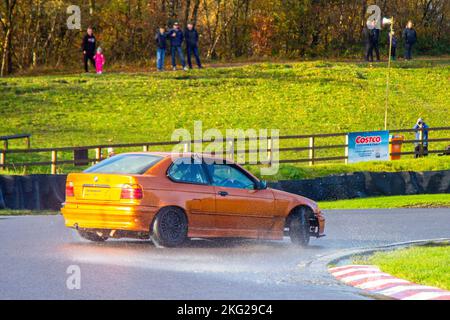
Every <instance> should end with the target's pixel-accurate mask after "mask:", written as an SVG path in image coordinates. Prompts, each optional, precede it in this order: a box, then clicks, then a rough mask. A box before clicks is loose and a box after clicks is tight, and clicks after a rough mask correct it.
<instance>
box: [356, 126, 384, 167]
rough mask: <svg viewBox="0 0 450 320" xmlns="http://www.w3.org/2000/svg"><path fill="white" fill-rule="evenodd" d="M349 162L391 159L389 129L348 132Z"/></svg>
mask: <svg viewBox="0 0 450 320" xmlns="http://www.w3.org/2000/svg"><path fill="white" fill-rule="evenodd" d="M347 137H348V163H356V162H364V161H377V160H389V131H372V132H352V133H349V134H348V136H347Z"/></svg>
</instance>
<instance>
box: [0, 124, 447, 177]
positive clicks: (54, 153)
mask: <svg viewBox="0 0 450 320" xmlns="http://www.w3.org/2000/svg"><path fill="white" fill-rule="evenodd" d="M427 130H428V131H429V132H437V131H445V132H447V131H450V127H437V128H429V129H427ZM389 132H390V134H400V133H414V132H416V130H414V129H397V130H390V131H389ZM347 135H348V133H326V134H313V135H289V136H280V137H278V139H279V141H280V142H281V141H283V140H297V141H302V142H308V143H307V146H297V147H296V146H294V147H285V148H278V149H277V150H275V149H273V148H272V146H273V139H274V138H272V137H269V138H268V139H267V159H266V160H264V161H260V163H259V164H268V163H269V164H270V163H271V161H272V159H273V153H274V152H279V154H280V160H279V161H278V162H279V163H280V164H282V163H308V164H309V165H314V164H316V163H318V162H325V161H345V162H346V161H347V160H348V156H346V155H347V151H348V144H347V143H341V144H331V145H319V143H318V142H319V141H320V140H321V139H329V138H334V137H343V138H344V139H345V137H346V136H347ZM429 135H430V136H432V134H429ZM256 139H258V138H256ZM344 139H343V140H344ZM239 140H255V138H250V139H248V138H247V139H238V138H233V139H232V140H231V148H232V149H231V150H233V154H234V155H238V154H251V153H258V152H260V150H257V149H250V148H246V149H245V150H243V149H241V150H235V142H237V141H239ZM208 142H212V141H211V140H208V141H205V140H202V141H199V140H192V141H182V142H181V143H184V145H185V147H184V151H186V152H187V151H191V150H192V146H193V145H195V144H196V143H208ZM228 142H229V141H228ZM444 142H450V135H448V138H430V139H428V143H429V145H430V146H433V144H436V143H444ZM398 143H399V142H396V141H393V142H391V144H398ZM400 143H403V144H404V145H407V144H419V145H420V144H421V145H422V146H423V141H422V140H409V139H407V140H404V141H403V142H400ZM177 144H180V142H177V141H166V142H144V143H127V144H102V145H89V146H77V147H60V148H39V149H2V150H0V168H2V169H7V168H21V167H26V168H28V167H36V166H50V172H51V173H52V174H56V172H57V168H58V165H63V164H70V165H79V164H80V162H79V159H78V160H77V159H75V158H76V157H75V154H76V153H77V152H80V151H81V152H83V151H84V152H85V154H88V152H89V151H90V150H95V157H94V158H86V159H83V161H82V162H83V163H84V164H88V163H90V162H91V163H96V162H98V161H101V160H102V159H104V158H105V157H104V155H103V150H105V149H108V148H114V149H119V148H136V149H137V148H140V149H141V150H142V151H145V152H146V151H150V150H153V151H160V150H158V148H161V147H167V146H174V145H177ZM303 144H304V143H303ZM449 144H450V143H449ZM294 145H295V143H294ZM298 145H301V144H300V143H299V144H298ZM228 147H230V146H228ZM331 149H334V150H336V149H338V150H339V149H341V150H342V151H343V152H342V154H343V155H342V156H321V157H319V156H317V152H318V151H320V150H331ZM301 151H308V157H298V158H297V157H295V158H287V159H281V154H283V153H286V154H289V155H292V154H295V153H297V152H301ZM63 152H72V154H73V156H72V158H71V159H58V155H59V154H60V153H63ZM444 152H446V150H445V149H444V148H442V149H440V150H439V149H430V150H428V153H429V154H439V153H444ZM38 153H49V154H50V161H26V162H16V161H7V160H8V158H9V155H13V154H38ZM414 154H415V152H414V151H402V152H400V153H391V156H396V155H400V156H404V155H414Z"/></svg>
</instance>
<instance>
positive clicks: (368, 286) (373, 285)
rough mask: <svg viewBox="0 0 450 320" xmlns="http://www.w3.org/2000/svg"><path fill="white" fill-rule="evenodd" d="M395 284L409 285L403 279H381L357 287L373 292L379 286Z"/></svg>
mask: <svg viewBox="0 0 450 320" xmlns="http://www.w3.org/2000/svg"><path fill="white" fill-rule="evenodd" d="M395 283H409V282H408V281H406V280H402V279H395V278H393V279H380V280H374V281H369V282H365V283H362V284H359V285H357V286H356V287H358V288H360V289H367V290H371V289H372V290H373V289H375V288H377V287H379V286H382V285H385V284H395Z"/></svg>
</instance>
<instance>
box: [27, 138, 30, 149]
mask: <svg viewBox="0 0 450 320" xmlns="http://www.w3.org/2000/svg"><path fill="white" fill-rule="evenodd" d="M26 139H27V149H30V148H31V141H30V137H26Z"/></svg>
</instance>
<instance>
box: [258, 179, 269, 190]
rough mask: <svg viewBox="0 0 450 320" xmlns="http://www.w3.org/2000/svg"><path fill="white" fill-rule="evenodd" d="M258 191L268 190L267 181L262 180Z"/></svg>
mask: <svg viewBox="0 0 450 320" xmlns="http://www.w3.org/2000/svg"><path fill="white" fill-rule="evenodd" d="M256 187H257V190H266V189H267V181H265V180H261V181H259V182H258V183H257V185H256Z"/></svg>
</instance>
